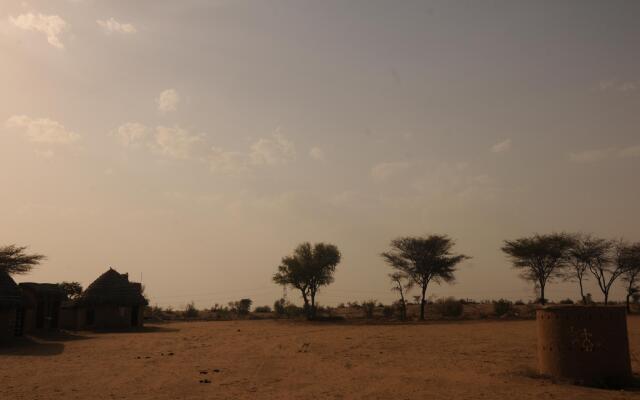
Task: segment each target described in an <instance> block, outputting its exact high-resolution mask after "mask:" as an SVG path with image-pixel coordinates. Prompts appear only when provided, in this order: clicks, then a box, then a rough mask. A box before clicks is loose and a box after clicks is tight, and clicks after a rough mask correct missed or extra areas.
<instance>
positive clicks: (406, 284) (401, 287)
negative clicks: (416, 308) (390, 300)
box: [389, 271, 414, 321]
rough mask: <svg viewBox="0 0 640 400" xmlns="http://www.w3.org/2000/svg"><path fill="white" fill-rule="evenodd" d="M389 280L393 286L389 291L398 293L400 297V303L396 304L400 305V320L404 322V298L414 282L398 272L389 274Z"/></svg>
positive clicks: (405, 308) (405, 309)
mask: <svg viewBox="0 0 640 400" xmlns="http://www.w3.org/2000/svg"><path fill="white" fill-rule="evenodd" d="M389 279H391V283H392V284H393V287H392V288H391V290H393V291H395V292H398V295H400V301H399V302H398V304H399V305H400V319H401V320H403V321H404V320H406V319H407V300H406V299H405V296H406V295H407V293H408V292H409V290H411V288H412V287H413V285H414V281H413V280H411V277H410V276H409V275H407V274H406V273H404V272H400V271H396V272H393V273H391V274H389Z"/></svg>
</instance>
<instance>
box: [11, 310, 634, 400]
mask: <svg viewBox="0 0 640 400" xmlns="http://www.w3.org/2000/svg"><path fill="white" fill-rule="evenodd" d="M629 333H630V345H631V351H632V363H633V369H634V371H640V362H639V361H638V355H640V317H630V318H629ZM535 350H536V337H535V321H468V322H429V323H426V324H408V325H376V324H353V323H307V322H292V321H273V320H263V321H227V322H176V323H169V324H161V325H150V326H148V327H147V328H145V331H143V332H130V333H93V332H79V333H77V334H73V335H70V334H58V335H55V336H47V337H39V338H33V339H32V340H26V339H25V340H23V341H20V342H18V343H17V344H15V345H13V346H11V347H7V346H4V347H1V348H0V377H1V378H2V385H0V399H12V400H14V399H15V400H19V399H29V400H35V399H41V400H44V399H149V400H151V399H154V400H157V399H391V398H393V399H421V398H428V399H516V398H517V399H553V398H556V399H600V400H602V399H626V398H640V393H637V392H636V393H634V392H630V391H619V390H618V391H615V390H603V389H595V388H586V387H578V386H572V385H567V384H559V383H553V382H551V381H550V380H547V379H542V378H539V377H536V375H535V365H536V357H535ZM204 380H206V381H210V383H203V382H202V381H204Z"/></svg>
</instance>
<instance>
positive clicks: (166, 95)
mask: <svg viewBox="0 0 640 400" xmlns="http://www.w3.org/2000/svg"><path fill="white" fill-rule="evenodd" d="M179 102H180V95H179V94H178V92H177V91H176V90H175V89H167V90H163V91H162V92H161V93H160V95H159V96H158V97H157V98H156V104H157V105H158V111H161V112H169V111H175V110H176V109H177V108H178V103H179Z"/></svg>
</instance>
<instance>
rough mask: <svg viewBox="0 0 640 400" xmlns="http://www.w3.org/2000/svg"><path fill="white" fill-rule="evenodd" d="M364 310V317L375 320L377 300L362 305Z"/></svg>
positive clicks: (367, 301)
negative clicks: (374, 313)
mask: <svg viewBox="0 0 640 400" xmlns="http://www.w3.org/2000/svg"><path fill="white" fill-rule="evenodd" d="M361 305H362V309H363V310H364V317H365V318H367V319H371V318H373V312H374V311H375V309H376V301H375V300H366V301H363V302H362V303H361Z"/></svg>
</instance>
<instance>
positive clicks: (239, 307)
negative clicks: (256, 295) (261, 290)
mask: <svg viewBox="0 0 640 400" xmlns="http://www.w3.org/2000/svg"><path fill="white" fill-rule="evenodd" d="M251 304H253V301H251V299H240V300H239V301H232V302H230V303H229V308H230V309H231V311H233V312H234V313H236V314H238V315H247V314H249V310H250V309H251Z"/></svg>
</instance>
